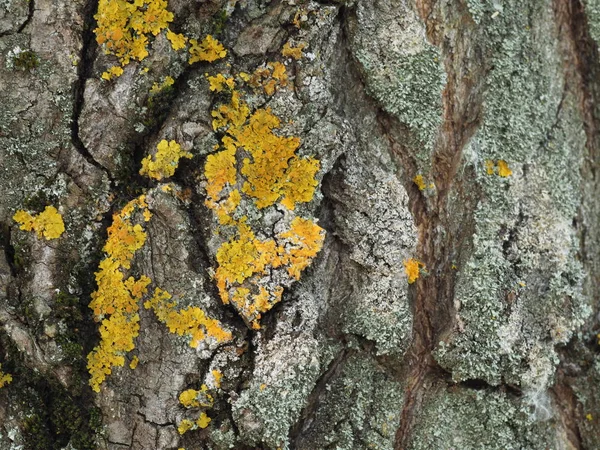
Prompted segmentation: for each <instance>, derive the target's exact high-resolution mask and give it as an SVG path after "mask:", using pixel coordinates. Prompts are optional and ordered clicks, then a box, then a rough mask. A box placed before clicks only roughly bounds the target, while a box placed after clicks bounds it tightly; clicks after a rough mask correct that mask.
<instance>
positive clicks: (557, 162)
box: [436, 2, 589, 391]
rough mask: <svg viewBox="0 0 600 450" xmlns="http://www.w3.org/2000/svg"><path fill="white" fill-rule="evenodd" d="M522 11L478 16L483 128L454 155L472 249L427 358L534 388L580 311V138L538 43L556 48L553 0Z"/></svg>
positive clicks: (549, 56) (553, 56)
mask: <svg viewBox="0 0 600 450" xmlns="http://www.w3.org/2000/svg"><path fill="white" fill-rule="evenodd" d="M520 5H521V6H520V8H521V9H522V8H523V7H524V5H523V3H522V2H521V3H520ZM527 10H528V11H529V14H523V13H522V12H516V10H512V9H509V8H505V10H504V13H503V14H500V15H499V16H497V17H496V18H495V19H490V20H488V21H487V22H486V23H485V25H482V27H484V28H483V29H484V30H485V31H484V34H485V36H486V38H487V40H486V46H487V48H488V49H489V50H488V51H490V52H491V55H492V56H491V64H492V67H493V68H492V69H491V71H490V73H489V77H488V85H487V91H486V93H485V94H484V110H485V111H486V112H485V116H484V120H483V123H482V126H481V128H480V129H479V130H478V132H477V133H476V134H475V136H474V137H473V139H472V140H471V142H470V143H469V146H468V148H467V149H465V154H464V157H465V163H466V164H467V165H472V166H473V169H474V171H475V174H476V179H475V183H476V184H477V185H478V186H480V188H481V190H482V193H481V197H480V198H481V200H480V202H479V204H478V206H477V208H476V211H475V215H474V220H475V234H474V236H473V241H472V244H473V248H474V249H473V253H472V254H471V256H470V257H469V259H468V261H466V262H465V264H464V266H463V267H458V275H457V282H456V286H455V301H454V303H455V307H456V309H457V326H456V329H455V331H454V333H453V334H452V335H451V336H450V337H449V338H448V339H446V341H445V342H444V343H441V344H440V346H439V349H438V352H437V355H436V358H437V360H438V361H439V362H440V363H441V364H442V366H444V367H445V368H447V369H448V370H450V371H451V372H452V376H453V378H454V379H455V380H465V379H483V380H485V381H486V382H488V383H491V384H499V383H501V382H502V380H504V381H506V382H508V383H511V384H515V385H519V386H521V387H524V388H526V389H533V390H534V391H537V390H543V389H545V388H547V387H548V386H549V385H550V384H552V381H553V373H554V368H555V366H556V363H557V357H556V353H555V351H554V347H555V346H556V345H560V344H564V343H566V342H567V341H568V340H569V339H570V338H571V336H572V335H573V332H574V331H575V330H577V329H578V327H579V326H580V325H581V324H582V323H583V320H584V319H585V318H586V317H587V315H588V314H589V308H588V305H587V300H586V299H585V298H584V297H583V296H582V293H581V284H582V279H583V271H582V266H581V263H580V261H579V259H578V256H577V255H578V251H579V248H580V243H579V237H578V234H577V229H576V227H575V226H574V225H573V224H574V220H575V218H576V216H577V214H578V210H577V208H578V206H577V205H578V203H579V198H580V193H579V186H580V183H581V178H580V173H579V169H580V167H581V165H582V164H583V148H584V143H585V138H584V135H583V129H582V124H581V121H580V119H579V116H578V113H577V106H576V103H575V99H574V98H573V96H572V95H570V94H569V93H568V91H566V90H565V87H564V80H563V79H562V78H561V77H560V76H557V75H556V74H560V73H561V61H560V59H559V57H558V55H559V52H558V50H556V51H555V52H549V51H548V49H547V47H540V44H539V43H540V42H554V44H553V45H555V46H556V36H555V34H554V29H553V28H552V27H551V26H548V25H547V24H548V23H550V22H551V14H552V10H551V9H550V7H549V4H545V5H541V4H539V2H532V3H531V5H528V6H527ZM530 16H531V17H534V18H535V19H533V20H531V19H529V18H528V17H530ZM530 20H531V22H533V23H535V24H536V25H535V26H534V27H531V26H530V24H531V22H530ZM549 67H553V69H549ZM502 162H504V163H506V164H507V166H508V168H509V170H510V171H512V173H506V172H505V173H502V172H501V170H500V164H501V163H502ZM488 171H489V173H488ZM503 175H504V176H503Z"/></svg>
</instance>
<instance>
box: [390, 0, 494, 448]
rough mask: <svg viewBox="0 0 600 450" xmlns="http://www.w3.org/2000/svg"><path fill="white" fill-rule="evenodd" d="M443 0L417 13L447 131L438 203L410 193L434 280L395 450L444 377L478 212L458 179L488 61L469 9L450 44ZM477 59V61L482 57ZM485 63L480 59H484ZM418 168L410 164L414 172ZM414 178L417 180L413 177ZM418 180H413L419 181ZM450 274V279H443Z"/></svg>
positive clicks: (457, 10) (423, 4)
mask: <svg viewBox="0 0 600 450" xmlns="http://www.w3.org/2000/svg"><path fill="white" fill-rule="evenodd" d="M436 3H437V2H436V1H435V0H419V1H418V2H417V8H418V10H419V13H420V14H421V17H422V18H423V20H424V21H425V24H426V27H427V30H428V36H429V39H430V40H431V41H432V42H433V43H434V44H436V45H441V47H442V53H443V55H444V65H445V67H446V75H447V77H448V78H447V84H446V88H445V90H444V92H443V99H442V102H443V123H442V127H441V129H440V132H439V135H438V139H437V142H436V148H435V152H434V155H433V161H432V168H433V178H434V181H435V186H436V191H437V195H436V197H434V198H432V199H431V200H428V199H425V198H424V197H423V196H422V195H421V193H420V192H419V191H418V189H417V188H416V187H415V185H414V183H412V182H410V181H409V182H408V184H410V185H409V186H406V187H407V190H408V192H409V195H410V197H411V199H413V200H412V201H411V208H412V210H413V214H414V217H415V220H416V222H417V225H418V228H419V245H418V248H419V249H420V250H419V258H420V259H421V261H422V262H423V263H424V264H425V265H426V268H427V271H428V272H429V276H426V277H421V278H419V279H418V280H417V282H416V293H415V306H414V325H413V339H414V341H413V345H412V348H411V349H410V350H409V352H408V354H407V363H408V364H407V366H408V367H409V369H408V370H409V374H408V385H407V389H406V398H405V404H404V407H403V411H402V415H401V420H400V427H399V428H398V430H397V432H396V443H395V448H396V449H398V450H401V449H406V448H407V446H408V444H409V441H410V435H411V429H412V428H413V425H414V421H415V418H416V415H417V413H418V411H419V410H420V407H421V404H422V401H423V397H424V394H425V388H424V383H425V381H426V380H427V379H428V378H431V377H438V374H436V372H437V371H439V367H438V365H437V363H436V362H435V360H434V359H433V356H432V351H433V350H434V348H435V346H436V344H437V342H438V341H439V338H440V336H441V335H443V334H444V332H445V331H447V330H449V329H451V327H453V325H454V316H455V312H454V303H453V292H454V271H452V270H451V264H452V260H453V259H456V258H457V256H458V255H459V253H460V252H461V251H463V250H464V249H465V248H466V247H468V246H465V242H466V241H467V240H468V239H470V236H472V232H471V229H472V226H471V224H472V214H473V211H474V205H473V203H472V201H469V200H468V195H466V194H465V192H464V191H463V183H462V180H459V179H457V171H458V168H459V166H460V164H461V161H462V150H463V148H464V146H465V145H466V144H467V142H468V140H469V139H470V138H471V136H473V134H474V133H475V131H476V129H477V127H478V125H479V123H480V118H481V92H482V90H483V75H484V73H483V72H484V70H485V69H484V66H483V65H482V64H481V63H480V61H481V59H480V58H477V59H478V60H477V61H475V60H474V59H473V58H472V57H470V55H469V53H468V52H467V51H466V50H467V49H469V50H471V51H472V49H474V48H475V49H476V48H478V46H477V44H476V43H475V42H473V40H472V33H470V31H471V30H472V25H473V22H472V20H471V18H470V16H469V15H468V12H467V11H466V8H465V7H464V5H463V4H462V3H460V2H456V3H455V5H454V11H453V14H452V15H453V16H454V17H449V18H446V20H447V21H448V24H449V23H451V22H453V25H452V26H453V27H455V29H453V30H452V31H453V32H454V33H455V34H454V39H453V40H452V41H451V42H445V41H444V39H443V34H444V27H445V25H446V24H445V23H441V22H439V19H438V18H437V16H438V15H439V13H437V14H436V6H437V4H436ZM477 53H478V52H477V51H476V52H475V54H476V55H477ZM477 56H479V55H477ZM385 122H387V123H385V125H384V128H386V129H390V130H394V129H396V130H397V129H398V127H397V126H396V127H394V124H393V123H390V122H393V120H391V119H390V118H387V119H386V120H385ZM389 138H390V142H391V145H392V148H393V149H394V152H395V154H396V155H397V156H398V157H400V158H401V159H402V160H403V163H404V162H408V161H406V159H407V156H406V150H404V149H402V148H401V147H400V146H399V144H398V142H400V139H397V138H394V136H393V134H391V135H390V136H389ZM412 166H414V164H410V163H409V164H406V165H405V167H412ZM409 173H410V172H409ZM412 175H413V174H411V177H412ZM451 189H455V190H456V191H457V192H458V193H459V195H460V196H461V197H464V199H465V201H464V202H462V206H461V208H462V211H460V213H459V214H457V212H456V211H454V212H453V215H454V216H455V217H459V218H460V219H459V223H457V222H454V223H451V222H450V220H449V217H450V214H449V211H448V194H449V192H450V190H451ZM442 274H444V275H442Z"/></svg>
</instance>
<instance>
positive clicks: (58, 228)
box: [13, 206, 65, 240]
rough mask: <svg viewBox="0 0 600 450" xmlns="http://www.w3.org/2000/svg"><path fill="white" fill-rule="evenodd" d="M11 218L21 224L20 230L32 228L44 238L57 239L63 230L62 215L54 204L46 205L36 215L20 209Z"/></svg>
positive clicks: (30, 229)
mask: <svg viewBox="0 0 600 450" xmlns="http://www.w3.org/2000/svg"><path fill="white" fill-rule="evenodd" d="M13 219H14V220H15V221H16V222H18V223H20V224H21V226H20V227H19V228H20V229H21V230H25V231H32V230H33V231H35V232H36V233H37V235H38V237H40V238H41V237H44V238H46V240H50V239H57V238H59V237H60V236H61V235H62V234H63V233H64V231H65V224H64V222H63V219H62V216H61V215H60V213H59V212H58V210H57V209H56V208H55V207H54V206H46V208H45V209H44V211H42V212H41V213H39V214H38V215H37V216H32V215H31V214H29V213H28V212H26V211H22V210H20V211H17V212H16V213H15V215H14V216H13Z"/></svg>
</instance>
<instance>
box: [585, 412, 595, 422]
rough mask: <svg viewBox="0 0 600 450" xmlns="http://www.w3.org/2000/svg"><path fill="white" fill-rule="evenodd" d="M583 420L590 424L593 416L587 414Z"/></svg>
mask: <svg viewBox="0 0 600 450" xmlns="http://www.w3.org/2000/svg"><path fill="white" fill-rule="evenodd" d="M585 418H586V419H587V420H589V421H590V422H591V421H592V420H594V416H592V414H590V413H588V414H587V415H586V416H585Z"/></svg>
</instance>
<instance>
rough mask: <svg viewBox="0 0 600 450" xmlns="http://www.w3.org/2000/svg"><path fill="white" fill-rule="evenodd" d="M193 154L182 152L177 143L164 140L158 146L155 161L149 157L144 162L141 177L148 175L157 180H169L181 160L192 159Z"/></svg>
mask: <svg viewBox="0 0 600 450" xmlns="http://www.w3.org/2000/svg"><path fill="white" fill-rule="evenodd" d="M192 156H193V155H192V154H191V153H189V152H184V151H182V150H181V146H180V145H179V144H178V143H177V142H175V141H166V140H165V139H163V140H162V141H160V142H159V143H158V145H157V146H156V154H155V155H154V159H153V158H152V156H150V155H148V156H146V157H145V158H144V159H143V160H142V168H141V169H140V175H146V176H148V177H150V178H154V179H155V180H162V179H163V178H169V177H171V176H173V174H174V173H175V169H177V166H179V160H180V159H181V158H188V159H190V158H192Z"/></svg>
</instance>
